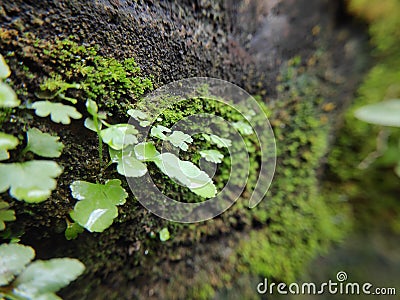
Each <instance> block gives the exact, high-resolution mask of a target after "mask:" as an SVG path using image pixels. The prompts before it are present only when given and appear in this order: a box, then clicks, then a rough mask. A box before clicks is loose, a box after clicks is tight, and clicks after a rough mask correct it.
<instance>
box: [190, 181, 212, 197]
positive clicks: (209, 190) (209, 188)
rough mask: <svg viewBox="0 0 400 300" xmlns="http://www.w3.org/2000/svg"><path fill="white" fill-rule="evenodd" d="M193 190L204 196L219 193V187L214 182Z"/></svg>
mask: <svg viewBox="0 0 400 300" xmlns="http://www.w3.org/2000/svg"><path fill="white" fill-rule="evenodd" d="M191 191H192V192H193V193H195V194H196V195H199V196H201V197H203V198H212V197H214V196H215V195H216V194H217V189H216V187H215V185H214V184H213V183H212V182H209V183H206V184H205V185H203V186H201V187H198V188H192V189H191Z"/></svg>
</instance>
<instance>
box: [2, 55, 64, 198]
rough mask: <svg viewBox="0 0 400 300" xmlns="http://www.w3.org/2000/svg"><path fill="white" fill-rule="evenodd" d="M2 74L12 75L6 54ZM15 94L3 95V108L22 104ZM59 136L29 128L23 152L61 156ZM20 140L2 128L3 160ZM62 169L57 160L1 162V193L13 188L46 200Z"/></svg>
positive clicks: (13, 192)
mask: <svg viewBox="0 0 400 300" xmlns="http://www.w3.org/2000/svg"><path fill="white" fill-rule="evenodd" d="M0 74H1V76H3V77H4V76H9V75H10V70H9V68H8V66H7V65H6V64H5V62H4V58H3V57H2V56H1V57H0ZM14 96H15V92H14V91H12V95H11V94H10V95H6V98H3V99H0V108H5V107H15V106H17V105H19V101H15V99H14ZM0 97H1V96H0ZM58 139H59V138H58V137H53V136H51V135H49V134H47V133H43V132H41V131H40V130H39V129H36V128H33V129H30V130H29V131H28V132H27V146H26V148H25V149H24V150H23V151H22V152H21V154H24V153H26V152H28V151H31V152H33V153H35V154H36V155H39V156H42V157H47V158H48V157H59V156H60V155H61V151H62V149H63V145H62V143H60V142H58ZM18 144H19V140H18V139H17V138H16V137H14V136H13V135H10V134H6V133H4V132H0V160H1V161H4V160H7V159H9V158H10V155H9V153H8V151H9V150H13V149H15V148H16V147H17V145H18ZM61 172H62V169H61V167H60V166H59V165H58V164H57V163H56V162H54V161H47V160H32V161H25V162H14V163H0V193H2V192H5V191H7V190H10V195H11V196H12V197H14V198H15V199H17V200H23V201H26V202H28V203H38V202H42V201H44V200H46V199H47V198H48V197H49V196H50V194H51V192H52V190H54V189H55V188H56V185H57V182H56V180H55V178H56V177H58V176H59V175H60V174H61Z"/></svg>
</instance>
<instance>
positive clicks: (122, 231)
mask: <svg viewBox="0 0 400 300" xmlns="http://www.w3.org/2000/svg"><path fill="white" fill-rule="evenodd" d="M3 34H4V31H3ZM18 43H19V44H13V42H12V41H11V40H10V44H11V45H13V47H14V49H15V51H21V46H23V47H26V46H27V45H29V47H30V48H29V49H30V52H28V57H29V58H30V59H31V60H32V61H31V62H30V64H31V65H35V64H43V62H45V63H44V64H43V65H44V66H45V67H44V72H45V73H46V74H47V75H48V76H49V77H48V79H46V80H44V81H43V80H42V79H43V78H42V77H41V79H40V80H39V81H36V82H35V83H33V82H32V81H29V80H31V79H29V77H30V76H28V75H26V76H25V78H26V80H27V82H31V83H32V84H31V85H30V86H31V93H33V92H34V91H32V86H33V87H38V86H39V84H42V88H43V89H44V90H49V91H50V92H53V93H54V92H56V91H59V89H63V88H65V87H67V89H66V96H67V97H72V98H77V99H80V102H81V103H83V101H82V100H84V99H85V98H86V97H94V98H96V100H98V102H99V104H100V105H102V106H103V108H105V109H107V110H108V109H111V110H112V111H113V113H115V115H114V117H116V118H123V112H124V111H126V107H127V106H128V105H129V104H130V103H131V102H134V101H135V100H137V97H140V95H142V94H143V92H144V91H145V90H146V89H149V88H150V83H149V81H147V80H148V79H143V78H142V77H140V76H138V77H137V78H139V79H138V81H137V82H135V81H129V80H130V78H129V74H130V73H132V74H133V75H135V76H136V75H139V71H140V70H139V69H138V68H137V66H136V65H135V64H134V62H133V61H132V60H128V61H127V60H124V61H117V60H113V59H110V58H106V57H103V56H101V55H99V54H98V49H96V47H93V46H87V45H78V44H77V43H75V42H72V41H71V40H60V41H56V42H55V43H50V44H49V43H47V42H43V41H41V40H37V39H36V38H34V37H32V36H31V37H26V36H25V37H24V38H21V39H18ZM18 49H20V50H18ZM46 49H47V51H44V50H46ZM40 53H42V54H40ZM21 55H22V54H21V53H20V54H19V57H20V56H21ZM17 57H18V55H17ZM301 64H302V60H301V59H300V58H298V57H297V58H295V59H294V60H292V61H289V63H288V64H287V66H286V67H285V68H284V69H283V71H282V73H281V76H280V78H281V82H280V85H279V87H278V91H281V92H279V99H277V100H276V101H274V102H272V101H269V104H268V110H267V109H266V110H267V111H268V115H269V116H270V118H271V121H272V125H273V127H274V130H275V135H276V138H277V143H278V154H279V160H278V169H277V173H276V178H277V179H276V180H275V182H274V184H273V186H272V188H271V191H270V193H269V194H268V196H267V198H266V199H265V200H264V201H263V202H261V204H260V205H259V206H258V207H257V208H256V209H254V210H249V209H247V205H246V204H247V203H246V197H248V191H247V193H246V192H245V193H243V197H242V198H241V199H239V201H238V202H237V203H236V204H235V205H234V206H233V207H232V208H231V209H229V210H228V211H227V212H225V213H224V214H223V215H222V216H220V217H219V218H217V219H215V220H211V221H209V222H208V223H207V224H203V223H202V224H196V225H184V224H174V223H167V222H165V221H163V220H160V219H158V218H155V217H152V216H149V214H148V213H147V212H146V211H145V210H144V209H143V208H142V207H141V206H140V205H139V204H138V203H137V202H136V201H135V200H134V199H130V201H127V204H126V205H124V207H122V208H121V209H120V211H119V217H118V220H116V222H115V224H114V225H113V226H112V227H111V228H109V229H108V230H107V231H105V232H104V233H102V234H101V235H99V234H93V235H89V234H88V233H84V234H83V235H82V236H80V237H79V240H76V241H72V242H69V244H68V249H66V247H65V244H64V242H63V243H60V246H59V248H58V249H54V247H49V248H51V249H53V250H52V251H54V253H57V251H58V252H59V253H62V254H63V255H66V254H67V255H68V254H71V255H73V256H79V257H80V258H81V259H82V260H83V261H84V263H85V264H86V266H87V267H88V272H89V273H88V275H87V277H86V278H85V279H84V281H85V283H87V284H86V285H85V286H87V289H88V290H87V293H88V294H89V293H90V292H89V290H90V289H91V288H92V289H95V288H97V286H98V285H100V282H101V279H98V278H97V279H96V277H104V278H105V277H107V281H108V279H109V277H108V276H109V274H115V276H116V277H118V278H117V279H115V280H116V283H115V282H113V281H112V279H113V278H114V277H113V275H111V277H112V278H111V280H110V281H111V283H110V286H111V285H115V286H118V284H119V283H121V280H122V283H121V284H126V283H127V279H128V280H129V279H136V278H137V277H138V276H140V274H143V273H144V274H146V272H147V274H150V275H149V276H153V278H152V279H153V280H158V279H157V277H159V276H160V273H162V272H163V270H160V269H159V268H155V269H156V270H155V269H153V266H154V265H157V264H158V263H160V262H162V261H163V260H165V259H172V258H173V257H175V256H179V255H181V254H180V253H176V252H178V251H179V250H180V249H181V246H182V244H184V245H187V244H188V243H189V244H195V243H199V242H201V241H202V240H204V239H207V238H210V239H211V238H212V237H213V236H217V235H218V236H220V234H221V233H224V234H225V233H227V232H231V231H235V230H236V229H237V230H238V231H241V230H244V229H246V230H247V231H249V230H251V229H253V226H254V227H256V228H257V230H256V231H254V232H252V233H251V234H250V235H249V237H248V239H246V240H242V241H241V244H240V246H239V248H238V249H235V251H236V253H234V255H232V257H231V260H230V261H229V263H228V265H227V266H215V268H216V269H217V271H216V272H215V273H216V274H222V276H216V278H215V280H214V281H213V282H212V283H210V284H209V283H204V282H202V281H204V280H206V279H205V278H204V277H202V276H198V278H196V280H194V281H195V283H194V285H193V287H192V291H191V295H192V296H193V298H196V297H200V296H201V297H203V298H209V297H211V296H212V295H213V294H214V290H215V289H217V288H220V287H221V286H222V285H223V284H224V283H226V282H229V281H231V280H234V278H233V277H234V275H233V276H232V277H230V276H227V275H226V274H230V272H237V271H239V272H244V273H252V274H256V275H262V276H269V277H272V278H274V279H276V280H291V279H293V278H294V277H295V276H296V275H297V274H298V273H299V272H301V270H302V269H303V267H304V266H305V265H306V263H307V262H308V261H309V260H310V259H311V258H313V257H314V256H315V255H317V254H319V253H321V252H322V251H323V250H324V249H325V248H326V247H327V245H329V244H330V243H331V242H332V241H336V240H338V239H340V237H341V236H342V234H343V231H345V229H346V226H345V220H346V212H345V210H346V207H343V205H342V204H341V203H337V201H336V200H337V199H331V198H330V197H325V196H326V195H324V197H323V196H321V195H320V194H319V187H318V181H317V171H318V170H317V168H318V166H319V163H320V160H321V158H322V157H323V156H324V155H325V151H326V146H327V137H328V134H329V131H328V124H327V123H326V117H325V118H324V115H323V114H321V113H320V106H321V101H322V96H323V95H319V94H315V90H316V86H317V85H321V81H319V80H318V77H317V76H316V74H312V72H313V71H312V70H311V71H310V70H309V69H308V70H307V69H305V68H304V66H302V65H301ZM14 65H15V64H14ZM30 69H34V68H30ZM74 70H78V71H76V72H74ZM110 70H114V71H115V72H116V73H117V76H116V77H115V78H113V77H112V74H111V75H110V74H109V72H110ZM306 70H307V73H305V71H306ZM309 73H311V74H309ZM307 74H309V75H307ZM18 78H19V77H18ZM21 78H24V77H22V76H21ZM69 84H79V85H80V88H79V89H75V88H70V87H69ZM132 84H134V85H135V86H138V88H137V89H136V88H133V89H132V88H131V85H132ZM129 93H132V94H129ZM135 93H136V94H135ZM110 95H112V97H111V96H110ZM204 96H205V97H207V90H206V87H204ZM118 97H120V98H119V99H118ZM257 98H258V99H259V100H260V101H262V102H264V101H265V102H267V101H266V99H263V97H262V96H259V97H257ZM165 101H166V102H168V99H165ZM200 112H210V113H213V114H217V115H220V116H222V117H223V118H224V119H227V120H232V121H236V120H239V119H240V115H239V114H238V113H237V112H235V111H234V110H232V109H230V108H229V106H226V105H221V104H219V103H217V102H215V101H214V102H213V101H203V100H201V99H191V100H190V101H187V102H186V103H180V104H179V105H176V106H174V107H170V108H168V109H167V110H165V111H164V113H163V120H162V121H161V123H162V124H164V125H166V126H171V125H172V124H174V123H175V122H177V121H179V120H180V119H182V118H184V117H185V116H188V115H193V114H196V113H200ZM81 128H82V127H79V129H81ZM72 137H73V136H72ZM82 139H83V140H84V141H83V142H84V143H86V144H85V145H87V144H90V143H92V142H93V144H95V137H94V136H93V140H85V137H83V138H81V140H80V141H81V142H82ZM77 141H78V140H73V139H72V138H71V140H70V141H69V142H68V144H67V145H66V152H67V153H68V155H69V156H71V157H68V161H66V164H67V165H70V166H71V168H70V169H69V170H67V171H66V172H65V177H63V178H62V179H61V182H62V185H63V187H64V192H62V193H60V194H57V195H56V196H55V197H54V198H53V199H52V202H51V203H56V204H58V207H55V208H54V207H52V206H51V204H48V206H43V208H38V209H37V210H35V212H34V214H35V215H40V214H43V215H44V216H46V215H48V214H49V212H54V215H56V216H57V218H58V219H61V220H62V221H63V218H65V216H66V215H67V214H68V210H69V209H70V208H71V206H72V204H73V203H69V201H68V200H67V199H69V196H68V184H69V183H70V182H71V180H73V179H76V178H80V179H84V178H91V177H92V176H93V175H94V174H95V173H96V172H97V170H95V168H93V166H94V165H95V163H93V160H94V159H93V157H96V151H95V150H96V149H95V146H91V147H90V148H89V147H88V148H87V149H86V151H82V147H81V146H80V145H79V143H78V145H77V146H75V145H74V144H77ZM245 142H246V144H247V145H248V146H250V148H251V149H252V150H251V151H250V163H251V167H250V169H251V170H252V173H251V174H250V178H249V181H248V189H251V188H252V187H253V186H254V184H255V182H256V179H257V170H258V168H259V166H258V165H259V158H258V154H257V143H256V140H255V137H252V136H248V137H246V138H245ZM210 146H211V145H209V144H208V143H207V142H205V141H200V142H199V143H195V144H194V145H193V149H191V150H192V152H191V151H189V152H188V153H187V155H188V156H190V155H192V154H194V150H195V149H196V147H202V148H207V147H210ZM88 150H90V151H91V152H90V153H89V154H88V156H85V157H84V158H85V159H82V161H83V160H86V163H81V162H80V158H83V157H82V155H83V153H84V152H88ZM77 157H79V159H77ZM88 161H89V163H88ZM229 166H230V165H229V162H228V161H226V162H224V164H223V165H222V166H221V167H220V169H219V171H218V173H217V176H216V180H217V185H218V187H219V188H221V187H222V186H223V184H224V182H226V180H227V179H228V178H229V169H230V168H229ZM106 175H107V176H110V177H111V176H118V175H116V173H115V171H110V170H109V173H107V174H106ZM156 178H157V183H158V185H159V186H160V187H161V188H162V189H163V192H164V193H165V194H167V195H168V194H169V195H171V196H173V198H175V199H178V200H179V199H185V201H187V202H196V201H198V200H199V199H198V198H197V197H196V196H194V194H192V193H190V192H188V191H187V190H184V189H183V188H181V187H179V186H178V185H176V184H173V183H172V182H171V181H170V180H169V179H168V178H166V177H164V176H159V177H156ZM66 200H67V202H68V203H65V202H66ZM341 209H343V210H344V212H340V210H341ZM40 226H46V227H47V228H48V227H49V225H48V224H46V223H45V221H43V220H40V222H38V224H37V225H36V226H35V228H38V227H39V228H41V227H40ZM166 226H168V228H170V229H171V230H170V231H171V236H172V238H171V241H169V242H168V243H165V244H161V243H160V242H159V241H158V240H156V239H151V238H150V237H149V234H150V233H151V232H158V231H159V229H161V228H163V227H166ZM36 242H37V241H36ZM38 244H39V243H38ZM43 247H45V246H43ZM127 249H128V250H127ZM68 251H70V252H69V253H65V252H68ZM44 252H45V251H44ZM45 253H46V252H45ZM182 255H183V254H182ZM146 268H148V269H146ZM157 272H159V273H157ZM176 276H177V277H178V278H177V281H178V280H179V279H182V280H183V281H184V280H185V278H180V277H179V274H178V275H176ZM182 276H183V277H184V276H185V274H183V275H182ZM120 278H122V279H120ZM154 278H156V279H154ZM118 280H119V281H118ZM178 282H179V281H178ZM77 284H78V283H77ZM82 285H84V284H82V283H79V286H82ZM89 287H90V288H89ZM182 289H185V292H187V291H188V290H189V289H190V288H189V287H187V286H186V285H185V286H184V287H182ZM73 292H74V289H72V290H71V293H73ZM76 293H78V294H79V295H78V296H76V298H79V297H82V294H83V293H85V291H82V290H79V289H77V290H76Z"/></svg>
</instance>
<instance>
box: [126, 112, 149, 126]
mask: <svg viewBox="0 0 400 300" xmlns="http://www.w3.org/2000/svg"><path fill="white" fill-rule="evenodd" d="M127 113H128V115H130V116H131V117H132V118H134V119H135V120H136V121H138V122H139V125H140V126H142V127H147V126H149V125H150V124H151V123H150V121H149V116H148V115H147V114H146V113H145V112H143V111H141V110H137V109H130V110H128V111H127Z"/></svg>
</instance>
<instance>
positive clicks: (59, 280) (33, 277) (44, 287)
mask: <svg viewBox="0 0 400 300" xmlns="http://www.w3.org/2000/svg"><path fill="white" fill-rule="evenodd" d="M34 257H35V251H34V250H33V249H32V248H31V247H28V246H24V245H21V244H2V245H0V266H1V268H0V299H9V300H31V299H38V300H46V299H47V300H50V299H51V300H53V299H54V300H55V299H61V298H60V297H59V296H57V295H56V293H57V292H58V291H59V290H60V289H62V288H63V287H65V286H67V285H68V284H69V283H70V282H72V281H74V280H75V279H76V278H77V277H79V276H80V275H81V274H82V273H83V271H84V270H85V266H84V265H83V264H82V263H81V262H80V261H79V260H77V259H73V258H54V259H50V260H35V261H33V262H32V260H33V258H34Z"/></svg>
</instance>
